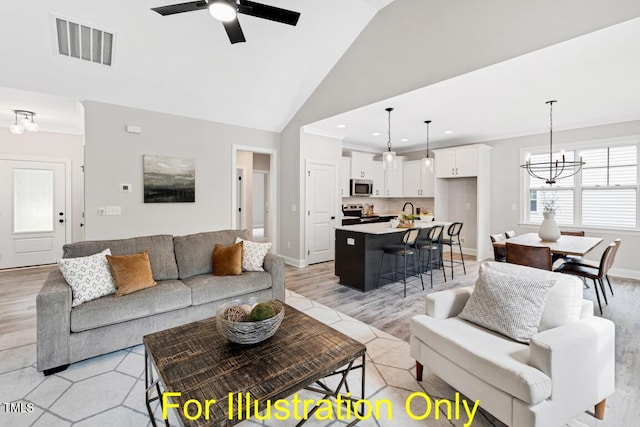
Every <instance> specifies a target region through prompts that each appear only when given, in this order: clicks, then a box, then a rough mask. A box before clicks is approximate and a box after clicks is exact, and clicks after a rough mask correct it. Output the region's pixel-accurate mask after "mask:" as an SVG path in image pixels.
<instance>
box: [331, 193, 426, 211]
mask: <svg viewBox="0 0 640 427" xmlns="http://www.w3.org/2000/svg"><path fill="white" fill-rule="evenodd" d="M406 202H411V203H413V206H414V207H415V208H416V212H417V208H420V212H421V213H425V212H433V198H431V197H426V198H425V197H422V198H418V197H416V198H411V197H407V198H406V199H405V198H393V199H391V198H390V199H382V198H377V197H376V198H373V197H343V198H342V204H343V205H346V204H362V205H364V204H365V203H366V204H367V205H372V204H373V206H374V208H373V210H374V212H375V213H377V214H399V213H401V212H402V206H403V205H404V204H405V203H406ZM409 211H410V207H409V206H407V211H406V212H407V213H408V212H409Z"/></svg>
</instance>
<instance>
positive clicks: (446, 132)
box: [444, 130, 453, 135]
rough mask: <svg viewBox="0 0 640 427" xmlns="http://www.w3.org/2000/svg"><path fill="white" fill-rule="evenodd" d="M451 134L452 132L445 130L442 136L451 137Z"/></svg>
mask: <svg viewBox="0 0 640 427" xmlns="http://www.w3.org/2000/svg"><path fill="white" fill-rule="evenodd" d="M452 133H453V131H452V130H445V131H444V134H445V135H451V134H452Z"/></svg>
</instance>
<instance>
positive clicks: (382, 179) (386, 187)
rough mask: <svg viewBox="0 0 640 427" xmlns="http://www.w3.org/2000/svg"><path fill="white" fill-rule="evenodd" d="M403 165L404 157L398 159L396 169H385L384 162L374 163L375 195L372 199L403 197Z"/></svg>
mask: <svg viewBox="0 0 640 427" xmlns="http://www.w3.org/2000/svg"><path fill="white" fill-rule="evenodd" d="M403 163H404V162H403V158H402V157H396V168H395V169H394V168H388V169H385V168H384V167H383V166H382V162H380V161H374V162H372V165H373V175H372V179H373V194H372V195H371V197H403V194H402V184H403V182H402V181H403V176H402V170H403Z"/></svg>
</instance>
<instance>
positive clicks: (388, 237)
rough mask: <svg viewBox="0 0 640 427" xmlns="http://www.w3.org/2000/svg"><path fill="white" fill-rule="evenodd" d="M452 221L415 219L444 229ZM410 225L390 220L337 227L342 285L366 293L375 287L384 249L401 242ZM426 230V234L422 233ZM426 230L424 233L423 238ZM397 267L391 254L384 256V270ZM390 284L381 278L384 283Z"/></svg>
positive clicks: (337, 269) (337, 260) (337, 265)
mask: <svg viewBox="0 0 640 427" xmlns="http://www.w3.org/2000/svg"><path fill="white" fill-rule="evenodd" d="M450 224H451V223H450V222H440V221H429V222H420V221H418V222H416V223H415V224H414V227H415V228H432V227H433V226H435V225H443V226H444V228H445V232H446V229H447V227H448V226H449V225H450ZM406 231H407V228H391V227H390V223H388V222H383V223H372V224H356V225H343V226H340V227H336V243H335V244H336V258H335V274H336V276H338V277H339V278H340V279H339V282H340V284H342V285H345V286H349V287H351V288H354V289H358V290H359V291H362V292H367V291H370V290H372V289H376V284H377V281H378V269H379V267H380V260H381V258H382V248H384V247H385V246H389V245H401V244H402V236H403V235H404V232H406ZM423 233H424V234H423ZM426 233H427V231H426V230H423V231H422V232H421V237H424V236H426ZM394 266H395V263H394V262H393V260H392V257H385V260H384V264H383V265H382V272H383V274H384V273H385V272H388V271H391V270H392V269H393V268H394ZM384 283H388V281H382V282H381V285H382V284H384Z"/></svg>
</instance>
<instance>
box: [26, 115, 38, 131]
mask: <svg viewBox="0 0 640 427" xmlns="http://www.w3.org/2000/svg"><path fill="white" fill-rule="evenodd" d="M22 127H23V128H25V129H26V130H28V131H29V132H38V130H39V129H40V125H38V124H37V123H36V122H34V121H33V117H32V118H31V120H27V122H26V123H24V124H23V125H22Z"/></svg>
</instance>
